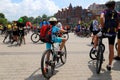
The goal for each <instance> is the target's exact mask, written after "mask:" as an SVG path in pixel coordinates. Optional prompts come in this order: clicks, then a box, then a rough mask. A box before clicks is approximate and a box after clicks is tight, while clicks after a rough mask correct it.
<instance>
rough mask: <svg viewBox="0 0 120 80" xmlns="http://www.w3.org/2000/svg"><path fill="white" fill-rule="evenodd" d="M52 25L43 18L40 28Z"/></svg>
mask: <svg viewBox="0 0 120 80" xmlns="http://www.w3.org/2000/svg"><path fill="white" fill-rule="evenodd" d="M49 24H50V23H49V22H48V21H47V20H46V19H45V18H43V20H42V22H40V28H41V27H42V26H43V25H49Z"/></svg>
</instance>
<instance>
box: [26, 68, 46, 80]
mask: <svg viewBox="0 0 120 80" xmlns="http://www.w3.org/2000/svg"><path fill="white" fill-rule="evenodd" d="M39 70H40V68H38V69H37V70H35V71H34V72H33V73H32V74H31V75H30V76H29V77H28V78H26V79H25V80H46V79H45V78H44V77H43V76H42V74H36V73H37V72H38V71H39Z"/></svg>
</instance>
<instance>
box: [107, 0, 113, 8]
mask: <svg viewBox="0 0 120 80" xmlns="http://www.w3.org/2000/svg"><path fill="white" fill-rule="evenodd" d="M105 6H106V7H108V8H110V7H114V6H115V1H108V2H106V3H105Z"/></svg>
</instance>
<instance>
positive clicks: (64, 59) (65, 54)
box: [60, 46, 67, 64]
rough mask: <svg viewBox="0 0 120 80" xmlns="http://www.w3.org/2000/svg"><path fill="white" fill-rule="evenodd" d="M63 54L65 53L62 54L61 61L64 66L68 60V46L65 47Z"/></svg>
mask: <svg viewBox="0 0 120 80" xmlns="http://www.w3.org/2000/svg"><path fill="white" fill-rule="evenodd" d="M62 52H63V53H62V55H60V59H61V62H62V63H63V64H65V63H66V59H67V50H66V46H64V47H63V49H62Z"/></svg>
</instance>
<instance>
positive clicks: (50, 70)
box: [41, 49, 55, 79]
mask: <svg viewBox="0 0 120 80" xmlns="http://www.w3.org/2000/svg"><path fill="white" fill-rule="evenodd" d="M48 55H49V56H48ZM48 58H49V59H48ZM50 58H51V59H50ZM52 62H53V52H52V50H51V49H48V50H46V51H45V52H44V53H43V55H42V58H41V71H42V75H43V76H44V77H45V78H47V79H49V78H50V77H51V76H52V75H53V73H54V68H55V64H52ZM46 66H47V68H48V69H46V72H45V67H46Z"/></svg>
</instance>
